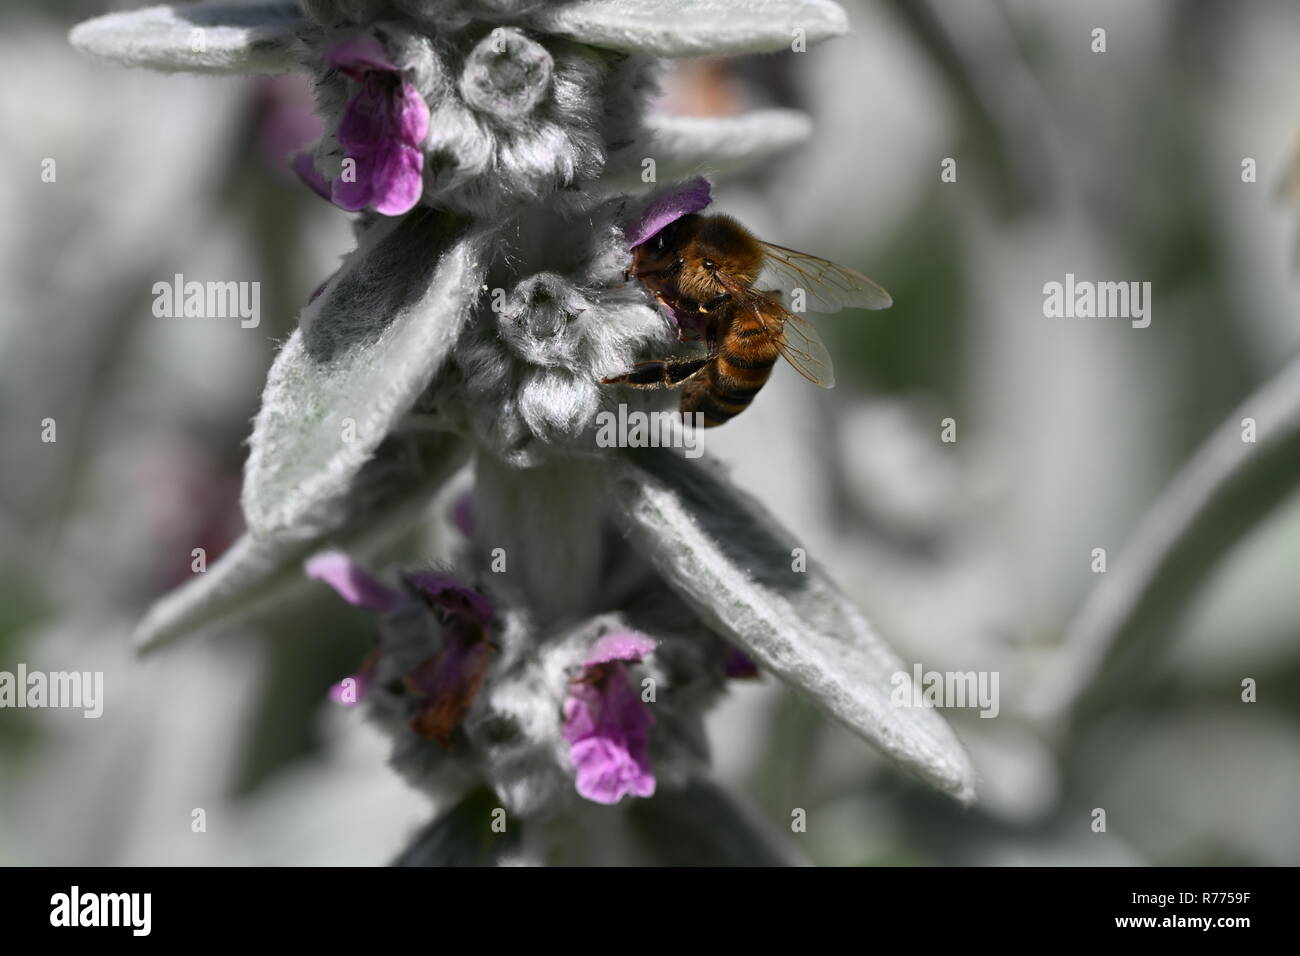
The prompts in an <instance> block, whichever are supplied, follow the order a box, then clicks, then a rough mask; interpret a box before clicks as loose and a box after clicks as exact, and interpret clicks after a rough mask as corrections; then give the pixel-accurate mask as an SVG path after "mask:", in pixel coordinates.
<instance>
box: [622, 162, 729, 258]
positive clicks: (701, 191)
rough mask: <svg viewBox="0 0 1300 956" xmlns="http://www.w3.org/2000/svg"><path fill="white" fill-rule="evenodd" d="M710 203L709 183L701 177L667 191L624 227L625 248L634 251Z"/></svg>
mask: <svg viewBox="0 0 1300 956" xmlns="http://www.w3.org/2000/svg"><path fill="white" fill-rule="evenodd" d="M712 201H713V198H712V196H711V195H710V194H709V181H708V180H707V179H705V178H704V177H703V176H697V177H695V178H694V179H690V180H687V181H686V182H684V183H682V184H681V185H680V186H677V187H675V188H673V189H670V190H667V191H666V192H664V193H662V194H661V195H659V196H657V197H655V198H654V199H653V200H651V201H650V204H649V205H648V206H646V208H645V210H644V211H643V212H642V213H641V216H640V218H638V219H637V220H636V221H635V222H632V223H628V224H627V225H626V226H624V227H623V236H624V237H625V238H626V239H627V247H628V248H629V249H635V248H636V247H637V246H639V245H641V244H642V243H643V242H649V241H650V240H651V239H653V238H654V237H655V236H657V235H658V234H659V233H660V232H662V231H663V230H664V229H665V228H666V227H668V226H671V225H672V224H673V223H675V222H676V221H677V220H678V219H681V218H682V216H687V215H690V214H691V213H693V212H699V211H700V210H701V209H703V208H704V207H705V206H707V205H708V204H709V203H711V202H712Z"/></svg>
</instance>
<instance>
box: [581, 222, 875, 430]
mask: <svg viewBox="0 0 1300 956" xmlns="http://www.w3.org/2000/svg"><path fill="white" fill-rule="evenodd" d="M632 277H635V278H636V279H638V280H639V281H640V282H641V283H642V284H643V285H644V286H645V287H646V288H647V289H649V290H650V291H651V292H652V293H654V295H655V298H656V299H658V301H659V302H660V303H661V304H662V305H664V306H665V307H666V308H668V309H669V310H670V311H672V313H673V314H674V315H675V317H676V318H677V321H678V328H679V330H681V331H680V332H679V336H680V337H682V338H683V340H685V338H686V332H687V330H688V329H693V330H696V334H695V335H693V336H691V337H693V338H699V337H702V338H703V340H704V343H705V346H706V353H705V354H704V355H703V356H699V357H694V358H681V359H657V360H653V361H648V362H638V363H637V364H636V365H635V366H633V368H632V370H631V371H630V372H628V373H626V374H624V375H617V376H614V377H613V378H606V379H603V380H602V381H603V382H604V383H605V384H610V385H612V384H619V385H630V386H632V387H633V388H681V389H682V397H681V411H682V414H683V415H690V414H692V413H695V412H700V413H702V414H703V416H704V417H703V421H704V425H705V427H711V426H714V425H721V424H722V423H724V422H726V421H729V420H730V419H732V418H735V417H736V416H737V415H739V414H740V413H741V412H743V411H744V410H745V409H746V408H748V407H749V404H750V402H752V401H753V400H754V396H755V395H757V394H758V392H759V390H760V389H762V387H763V385H764V384H766V382H767V379H768V376H770V375H771V374H772V367H773V366H774V365H775V364H776V360H777V358H778V357H783V358H784V359H785V360H786V361H787V362H789V363H790V364H791V365H793V366H794V367H795V369H797V370H798V371H799V373H800V374H801V375H803V377H804V378H806V379H808V380H809V381H810V382H812V383H813V384H815V385H820V386H822V387H823V388H830V387H831V386H832V385H834V384H835V373H834V370H833V369H832V367H831V357H830V354H829V353H828V352H827V351H826V346H824V345H823V344H822V341H821V339H820V338H819V337H818V335H817V331H816V330H815V329H814V328H813V326H812V324H811V323H809V322H808V320H807V319H804V318H803V317H802V316H800V315H798V314H797V313H796V312H793V311H791V305H799V304H800V303H799V302H798V298H802V299H803V304H804V305H805V306H806V307H807V308H808V309H810V310H811V311H814V312H838V311H839V310H840V309H841V308H844V307H846V306H847V307H849V308H859V309H884V308H888V307H889V306H890V305H892V304H893V300H892V299H891V298H890V297H889V293H888V292H886V291H885V290H884V289H882V288H881V287H880V286H878V285H877V284H876V283H875V282H873V281H872V280H870V279H868V278H867V277H866V276H864V275H861V274H859V273H857V272H854V271H853V270H852V269H846V268H844V267H843V266H837V265H835V264H834V263H833V262H828V261H826V260H825V259H821V258H818V257H817V256H811V255H808V254H807V253H804V252H796V251H795V250H793V249H786V248H785V247H784V246H778V245H774V244H772V243H770V242H764V241H763V240H761V239H758V238H755V236H754V235H753V234H752V233H750V231H749V230H748V229H746V228H745V227H744V226H742V225H741V224H740V223H738V222H736V220H734V219H732V218H731V217H730V216H723V215H709V216H704V215H700V214H699V213H691V214H689V215H686V216H683V217H681V218H680V219H678V220H676V221H675V222H673V223H670V224H669V225H668V226H665V227H664V228H663V229H662V230H660V231H659V232H658V233H657V234H656V235H655V236H653V237H652V238H650V239H649V240H648V241H646V242H644V243H642V244H641V245H639V246H636V247H635V249H634V250H633V258H632V267H631V268H630V269H629V270H628V274H627V275H626V276H625V278H629V279H630V278H632ZM790 300H793V301H791V304H787V302H788V301H790Z"/></svg>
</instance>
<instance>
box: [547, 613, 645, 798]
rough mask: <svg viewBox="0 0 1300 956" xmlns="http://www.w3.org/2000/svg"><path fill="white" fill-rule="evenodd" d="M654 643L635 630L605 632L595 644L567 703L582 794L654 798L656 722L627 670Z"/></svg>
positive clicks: (567, 728)
mask: <svg viewBox="0 0 1300 956" xmlns="http://www.w3.org/2000/svg"><path fill="white" fill-rule="evenodd" d="M654 647H655V642H654V641H653V640H651V639H650V638H648V637H646V636H645V635H644V634H637V633H635V632H633V631H624V632H616V633H613V634H606V635H605V636H604V637H602V638H600V639H599V640H598V641H596V643H595V644H593V645H592V648H591V651H590V653H589V654H588V655H587V659H586V661H584V662H583V673H582V675H581V676H580V677H578V678H577V679H576V680H574V681H573V682H572V683H571V684H570V686H569V696H568V698H567V699H566V700H565V702H564V739H565V740H567V741H569V744H570V747H569V759H570V760H572V761H573V765H574V767H576V768H577V771H578V774H577V788H578V793H579V794H581V795H582V796H583V797H585V798H587V799H588V800H591V801H594V802H595V803H607V804H608V803H618V802H619V801H620V800H621V799H623V797H624V796H626V795H627V794H632V795H633V796H636V797H649V796H652V795H653V794H654V792H655V777H654V772H653V771H652V770H651V769H650V758H649V756H648V754H647V752H646V750H647V745H648V742H649V731H650V727H651V725H652V724H653V723H654V716H653V715H652V714H651V713H650V709H649V708H648V707H646V706H645V704H644V703H642V701H641V698H640V696H639V695H638V694H637V691H636V688H635V687H634V686H633V685H632V683H631V680H630V679H629V677H628V673H627V666H626V665H627V662H633V663H635V662H637V661H640V660H641V659H642V658H643V657H644V656H645V655H647V654H649V653H650V652H651V651H653V650H654Z"/></svg>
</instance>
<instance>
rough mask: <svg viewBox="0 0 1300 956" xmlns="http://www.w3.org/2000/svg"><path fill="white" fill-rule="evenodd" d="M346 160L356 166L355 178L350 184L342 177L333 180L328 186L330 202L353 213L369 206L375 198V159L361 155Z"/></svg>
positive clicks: (368, 155) (367, 155) (370, 155)
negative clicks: (349, 160)
mask: <svg viewBox="0 0 1300 956" xmlns="http://www.w3.org/2000/svg"><path fill="white" fill-rule="evenodd" d="M347 158H348V159H351V160H352V161H353V162H354V163H355V164H356V178H355V179H354V180H353V181H352V182H348V180H347V179H345V178H344V177H343V176H339V178H338V179H336V180H334V183H333V184H332V185H331V186H330V201H331V202H333V203H334V205H336V206H340V207H342V208H343V209H347V210H349V211H350V212H355V211H356V210H358V209H365V208H366V207H367V206H369V205H370V201H371V200H372V199H373V198H374V196H375V182H374V179H375V177H374V166H375V157H374V156H373V155H372V154H370V153H362V154H361V155H359V156H349V157H347Z"/></svg>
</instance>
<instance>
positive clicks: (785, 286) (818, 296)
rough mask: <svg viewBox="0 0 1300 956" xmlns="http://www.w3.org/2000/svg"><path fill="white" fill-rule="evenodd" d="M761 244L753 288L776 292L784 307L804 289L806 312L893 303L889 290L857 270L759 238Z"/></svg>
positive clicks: (880, 306) (793, 300)
mask: <svg viewBox="0 0 1300 956" xmlns="http://www.w3.org/2000/svg"><path fill="white" fill-rule="evenodd" d="M760 245H762V247H763V271H762V272H761V273H760V274H759V277H758V281H757V282H756V283H755V288H759V289H772V290H774V291H779V292H780V293H781V298H782V300H783V301H784V302H785V303H786V304H787V307H789V305H790V304H791V303H792V302H795V301H796V300H795V299H794V298H793V295H794V292H795V290H796V289H802V290H803V298H804V303H805V306H806V308H807V310H808V311H809V312H838V311H839V310H840V309H842V308H845V307H847V308H851V309H887V308H889V307H890V306H891V305H893V304H894V300H893V299H892V298H890V296H889V293H888V292H886V291H885V290H884V289H882V288H881V287H880V286H879V285H877V284H876V283H875V282H873V281H872V280H871V279H868V278H867V277H866V276H864V275H863V274H862V273H860V272H854V271H853V270H852V269H846V268H844V267H843V266H837V265H836V264H835V263H833V262H829V261H827V260H826V259H822V258H820V257H818V256H810V255H809V254H808V253H806V252H796V251H795V250H794V249H787V248H785V247H784V246H777V245H773V244H772V243H770V242H762V241H761V240H760Z"/></svg>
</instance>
